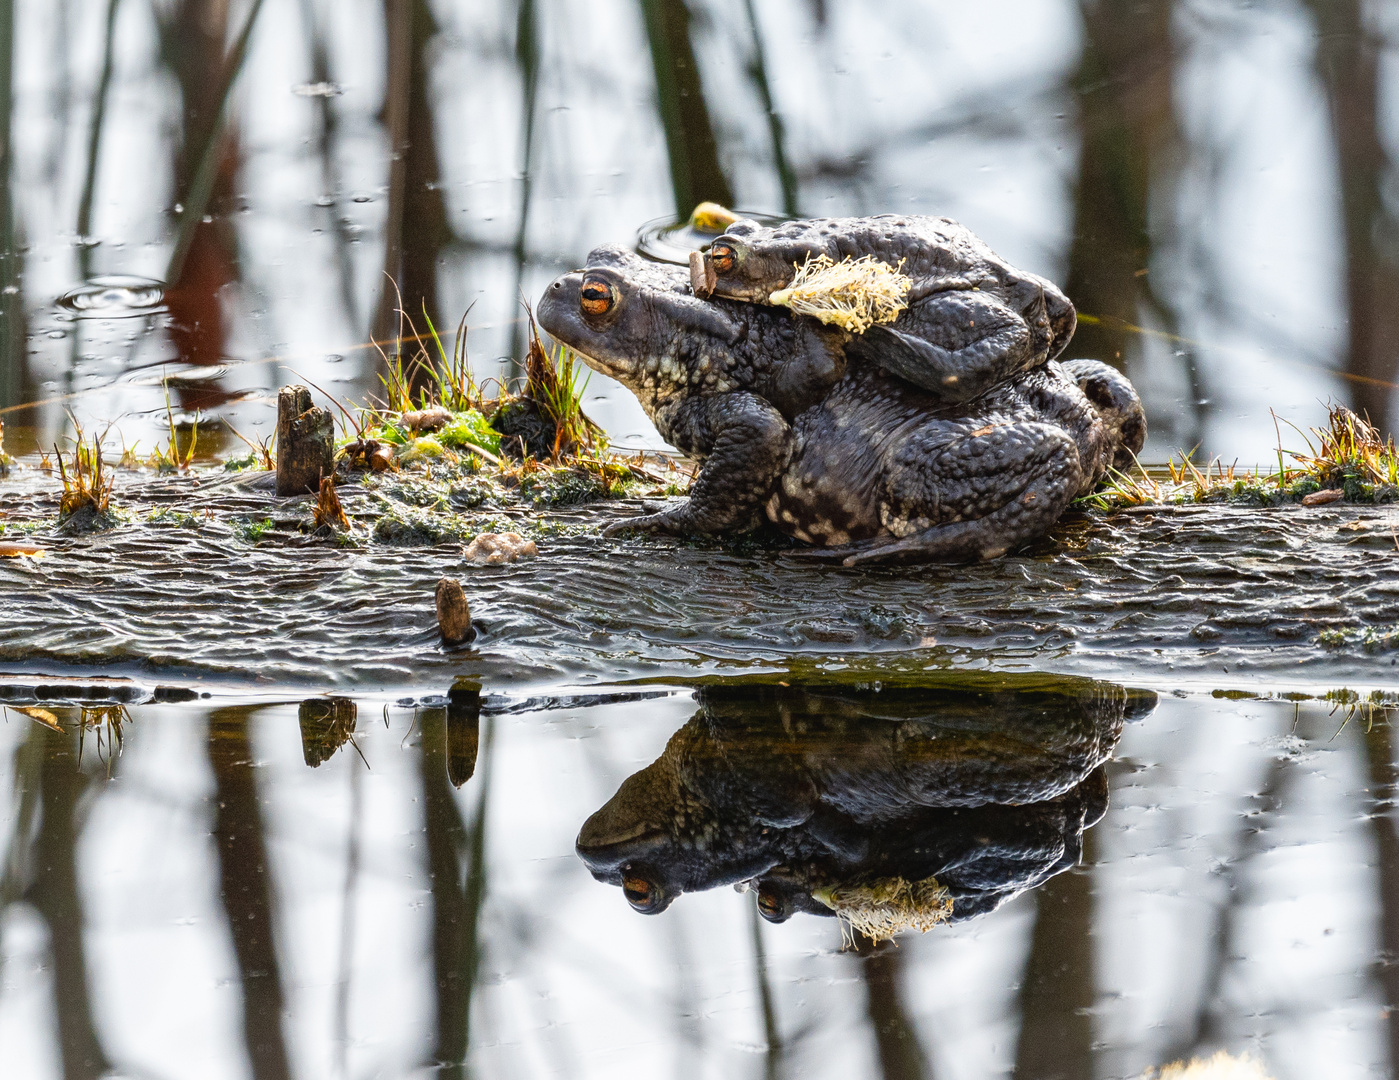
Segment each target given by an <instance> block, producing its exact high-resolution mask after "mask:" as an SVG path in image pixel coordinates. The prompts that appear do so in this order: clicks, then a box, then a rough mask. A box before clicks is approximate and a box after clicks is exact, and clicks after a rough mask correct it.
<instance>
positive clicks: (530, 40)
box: [510, 0, 539, 378]
mask: <svg viewBox="0 0 1399 1080" xmlns="http://www.w3.org/2000/svg"><path fill="white" fill-rule="evenodd" d="M519 4H520V12H519V18H518V19H517V20H516V23H515V27H516V30H515V59H516V62H517V63H518V64H519V66H520V83H521V95H520V97H521V101H520V113H521V115H520V143H521V146H522V151H521V157H522V159H523V160H522V161H521V166H520V223H519V226H518V227H517V228H516V230H515V247H514V255H515V291H514V292H512V293H511V294H510V305H511V307H514V305H515V304H516V303H518V302H519V299H520V296H521V294H522V292H523V290H524V282H525V239H526V236H527V234H528V230H529V203H530V193H531V191H532V182H533V176H532V172H533V169H534V119H535V111H536V109H535V101H536V99H537V97H538V95H539V13H538V11H537V10H536V9H535V0H519ZM524 340H525V335H524V325H523V324H522V323H520V322H518V321H517V322H516V323H515V324H514V325H513V326H512V327H511V328H510V377H511V378H514V377H516V376H518V375H520V374H521V371H520V370H519V359H520V356H521V354H522V353H523V352H524Z"/></svg>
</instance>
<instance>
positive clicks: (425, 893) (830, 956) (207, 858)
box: [0, 676, 1399, 1078]
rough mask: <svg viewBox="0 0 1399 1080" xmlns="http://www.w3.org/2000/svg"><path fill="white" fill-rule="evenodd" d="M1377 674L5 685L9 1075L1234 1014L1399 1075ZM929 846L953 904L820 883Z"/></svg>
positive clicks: (564, 1062)
mask: <svg viewBox="0 0 1399 1080" xmlns="http://www.w3.org/2000/svg"><path fill="white" fill-rule="evenodd" d="M782 682H790V680H782ZM1395 704H1396V699H1394V698H1391V699H1390V705H1389V706H1388V707H1385V706H1379V707H1366V706H1357V705H1354V704H1352V705H1350V706H1346V705H1343V704H1340V703H1337V702H1317V701H1297V700H1293V701H1289V700H1281V699H1273V700H1259V699H1249V698H1246V697H1239V696H1237V695H1236V696H1233V697H1231V696H1228V695H1224V696H1221V695H1214V696H1212V695H1209V694H1202V693H1190V694H1186V693H1183V692H1182V693H1180V694H1178V695H1172V694H1166V695H1163V696H1161V697H1160V699H1159V701H1158V698H1157V696H1156V695H1155V694H1153V693H1150V692H1149V691H1145V690H1140V689H1125V688H1123V687H1120V686H1117V685H1115V684H1110V683H1103V682H1092V681H1089V680H1082V679H1080V680H1073V679H1057V680H1053V679H1047V678H1044V677H1041V676H1032V677H1025V678H1019V679H1016V678H988V677H981V678H964V679H962V680H955V679H947V678H944V679H942V680H937V681H933V682H931V683H927V684H923V685H918V684H910V683H908V682H906V681H905V682H901V683H891V684H887V685H884V684H870V683H863V684H840V683H836V682H833V681H830V680H826V681H825V682H817V683H815V684H811V683H807V684H794V685H785V686H784V685H781V683H780V682H778V681H774V680H772V679H767V680H763V681H754V680H751V679H749V680H718V681H713V680H711V681H710V682H709V683H708V684H707V685H705V686H702V687H700V688H698V689H693V688H683V687H662V686H650V687H646V688H644V689H632V690H626V689H619V690H618V691H617V692H615V693H611V694H608V695H597V694H584V695H556V696H546V697H542V698H541V697H536V698H528V697H523V696H513V695H500V694H493V693H492V692H491V691H490V689H489V688H486V690H485V692H484V694H483V693H482V692H481V689H480V688H479V684H468V683H465V682H458V683H457V684H456V685H455V686H454V687H453V688H451V689H450V690H449V691H448V692H447V693H442V692H437V693H436V694H423V695H420V696H419V697H418V698H417V699H416V701H415V699H413V698H412V697H408V698H400V699H396V700H393V701H389V700H384V699H373V698H361V699H358V700H357V701H351V700H350V699H345V698H340V699H326V698H321V697H315V698H312V699H310V700H309V701H306V702H303V703H297V702H293V701H276V700H268V701H265V702H260V703H257V704H251V705H250V704H227V705H225V704H220V703H218V702H208V703H196V704H168V705H160V704H146V705H137V706H131V707H130V708H129V709H128V710H127V711H125V712H124V713H123V712H118V711H116V710H113V709H108V710H106V711H105V712H101V711H98V709H97V708H96V707H90V708H89V709H88V710H87V711H85V712H83V711H80V710H78V709H76V708H64V707H59V706H57V705H56V704H55V703H53V702H49V703H48V704H47V705H46V706H43V708H44V710H45V711H46V712H48V713H49V715H50V716H51V717H52V718H53V719H55V720H57V722H58V723H59V724H60V725H63V726H65V727H67V728H68V729H69V730H68V731H67V732H65V733H64V734H62V735H59V734H58V733H57V732H55V731H53V730H50V728H49V727H47V726H45V724H44V723H43V722H42V721H43V719H44V717H43V716H42V715H41V716H40V718H39V719H38V720H36V719H33V718H31V717H29V716H25V715H22V714H20V713H18V712H16V711H15V710H14V709H13V708H11V709H10V710H9V711H8V716H7V718H6V720H5V722H4V724H3V726H0V740H2V743H0V749H2V750H3V760H4V761H5V762H6V766H5V768H6V771H7V773H8V774H9V775H8V776H7V777H5V781H6V782H5V785H4V790H5V791H7V792H9V793H10V794H8V795H7V796H6V800H7V801H6V803H5V815H4V819H5V820H6V821H7V822H8V823H9V825H8V827H7V828H8V831H9V833H10V837H9V839H10V847H9V852H8V861H7V863H6V877H5V886H6V889H7V896H8V897H12V898H14V899H15V900H18V901H19V902H17V903H16V902H12V903H11V904H10V905H9V907H8V909H7V915H6V918H5V920H4V922H3V930H4V937H3V946H2V947H3V958H4V982H3V987H2V988H0V1045H3V1046H4V1047H5V1048H6V1062H7V1069H6V1075H10V1076H26V1077H28V1076H35V1077H39V1076H58V1075H65V1076H94V1075H100V1074H102V1073H103V1070H104V1069H106V1068H110V1069H111V1070H112V1071H113V1074H114V1075H121V1076H136V1077H139V1076H179V1075H198V1076H204V1077H241V1076H248V1075H253V1076H256V1077H279V1076H287V1075H296V1076H354V1077H370V1076H383V1077H397V1076H409V1075H434V1074H437V1073H441V1074H443V1075H449V1076H450V1075H465V1074H466V1073H468V1072H469V1073H470V1074H472V1075H479V1076H511V1077H531V1076H577V1077H591V1076H607V1075H614V1074H615V1073H616V1071H617V1070H619V1069H621V1070H623V1071H626V1072H628V1073H642V1074H652V1075H682V1076H695V1077H716V1078H717V1077H734V1076H752V1077H761V1076H769V1077H771V1076H803V1075H823V1076H824V1075H843V1076H879V1077H900V1078H904V1077H934V1076H937V1077H967V1078H970V1077H985V1076H1001V1075H1009V1074H1011V1073H1012V1072H1014V1074H1015V1075H1017V1076H1046V1077H1047V1076H1082V1077H1091V1076H1097V1077H1122V1076H1135V1075H1137V1074H1138V1072H1140V1071H1141V1070H1142V1069H1144V1068H1146V1067H1148V1066H1150V1065H1153V1064H1157V1063H1160V1062H1163V1061H1166V1060H1171V1059H1174V1058H1176V1057H1179V1056H1181V1055H1188V1054H1190V1053H1192V1052H1195V1051H1200V1050H1212V1049H1214V1048H1216V1047H1219V1046H1226V1047H1229V1048H1231V1049H1233V1050H1235V1051H1236V1052H1237V1051H1242V1050H1250V1051H1252V1052H1253V1053H1254V1054H1255V1055H1256V1056H1258V1057H1259V1058H1260V1059H1261V1060H1263V1061H1265V1062H1266V1063H1267V1064H1268V1066H1269V1067H1270V1069H1271V1070H1272V1071H1273V1074H1274V1075H1276V1076H1278V1077H1306V1076H1320V1075H1325V1076H1328V1077H1366V1076H1384V1075H1388V1061H1389V1055H1390V1052H1391V1047H1392V1045H1393V1043H1394V1040H1395V1039H1396V1038H1397V1037H1399V1032H1396V1030H1395V1025H1396V1019H1395V1018H1394V1017H1393V1014H1392V1010H1391V1008H1390V1002H1392V1001H1393V1000H1394V998H1393V996H1392V994H1393V989H1392V980H1393V975H1392V969H1391V968H1390V966H1389V965H1388V964H1387V962H1386V960H1385V957H1386V956H1388V955H1390V951H1391V949H1392V948H1393V938H1392V937H1391V935H1392V933H1393V931H1392V930H1391V929H1390V927H1392V926H1393V924H1394V920H1395V916H1396V911H1395V908H1394V906H1393V905H1394V904H1395V903H1396V902H1397V901H1396V900H1395V899H1394V897H1395V889H1396V882H1399V842H1397V841H1396V837H1395V833H1394V827H1393V822H1392V819H1391V818H1390V816H1389V815H1388V814H1387V813H1386V810H1387V808H1388V806H1389V800H1390V799H1391V798H1392V790H1393V788H1392V783H1393V768H1392V766H1391V765H1390V764H1389V762H1390V761H1391V759H1392V754H1393V746H1392V738H1391V724H1392V721H1393V718H1394V715H1395V707H1394V706H1395ZM30 708H33V707H32V706H31V707H30ZM80 722H85V723H86V725H87V729H86V734H85V737H84V743H83V747H82V751H81V756H79V753H78V744H77V741H76V736H75V734H74V731H73V729H74V728H76V726H77V725H78V724H79V723H80ZM118 722H119V723H120V726H121V739H122V740H123V744H124V746H123V749H122V752H121V753H120V755H119V756H115V757H112V756H110V755H111V743H110V741H107V740H110V739H111V738H112V731H111V726H112V724H113V723H118ZM99 740H102V741H100V742H99ZM350 740H352V741H350ZM580 831H581V838H580ZM575 842H579V843H580V845H581V847H582V849H583V854H584V855H585V856H586V857H587V858H588V860H589V863H590V864H591V865H592V871H593V872H592V873H591V874H590V872H589V865H587V864H585V862H584V861H583V860H582V859H580V857H579V855H578V854H576V853H575ZM1080 855H1081V858H1080ZM619 860H625V863H626V865H627V866H628V867H629V870H628V874H629V875H631V876H632V877H641V878H643V879H645V880H646V881H647V883H648V885H649V887H651V888H653V889H655V890H656V891H657V893H659V892H664V893H665V900H666V901H667V902H669V906H668V907H667V908H666V910H664V911H663V912H662V913H660V914H656V915H652V916H647V915H645V914H638V913H636V912H633V911H632V910H629V906H628V903H627V901H626V899H624V895H623V890H622V889H621V888H618V887H617V886H616V884H615V882H614V881H613V880H612V878H613V877H614V876H615V875H613V874H612V872H611V871H610V869H609V867H612V866H613V865H615V864H616V863H618V861H619ZM929 875H935V876H936V877H937V879H938V881H939V883H940V884H941V885H942V886H943V887H944V888H945V889H946V890H947V895H946V899H945V901H944V902H943V907H944V910H943V911H942V913H941V915H940V916H939V917H943V918H945V921H944V922H942V923H941V924H940V925H937V926H935V927H934V928H933V929H932V930H931V931H930V932H929V933H927V934H926V935H923V936H920V935H918V934H917V933H912V934H905V935H903V936H901V937H900V938H899V939H898V944H897V946H896V947H895V946H891V945H889V944H887V943H886V944H884V945H883V946H881V947H879V948H877V949H871V948H870V947H869V944H868V942H866V943H865V944H864V945H863V946H861V947H858V948H856V947H843V940H842V939H843V937H844V938H846V939H848V938H849V937H850V936H851V935H850V931H849V930H848V929H847V930H846V931H845V932H844V933H843V932H842V928H841V925H840V921H839V920H838V919H836V918H834V917H829V915H830V913H829V912H827V913H826V915H827V917H822V916H821V915H820V914H815V913H812V911H813V910H814V911H816V912H819V911H821V910H822V908H821V905H820V903H819V902H815V901H813V900H812V899H811V897H810V893H811V891H812V889H813V888H814V887H816V886H817V885H820V884H826V885H839V884H841V883H848V882H852V881H868V880H871V879H872V878H875V879H877V878H890V877H903V878H905V879H909V880H919V879H924V878H926V877H928V876H929ZM750 881H751V882H753V883H754V885H755V886H756V887H755V888H750V889H749V890H748V891H746V892H742V893H737V892H735V891H734V889H733V888H731V887H730V886H731V885H733V884H734V883H736V882H750ZM774 896H776V897H777V900H776V901H775V902H774V901H773V897H774ZM670 901H673V902H670ZM760 903H762V904H763V905H764V907H765V909H766V910H768V912H769V914H773V915H775V916H776V917H777V918H779V919H781V918H783V917H786V921H781V922H776V923H770V922H768V921H766V920H765V919H763V918H760V917H759V914H758V911H759V904H760ZM463 1060H464V1061H465V1062H466V1064H465V1066H463V1065H462V1064H461V1062H462V1061H463Z"/></svg>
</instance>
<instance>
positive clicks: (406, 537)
mask: <svg viewBox="0 0 1399 1080" xmlns="http://www.w3.org/2000/svg"><path fill="white" fill-rule="evenodd" d="M467 531H468V528H467V526H466V523H465V522H463V521H462V519H461V518H459V517H457V516H456V515H455V514H432V513H427V512H424V511H422V510H418V509H416V508H413V507H408V506H395V507H392V508H391V509H390V510H389V511H388V512H387V513H386V514H384V516H383V517H381V518H380V519H379V520H378V521H376V522H375V523H374V539H375V540H376V541H378V542H379V543H381V544H393V545H395V546H397V547H432V546H433V545H435V544H444V543H450V542H452V541H456V540H461V539H462V538H463V537H464V535H465V534H466V533H467Z"/></svg>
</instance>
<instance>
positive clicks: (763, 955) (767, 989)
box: [744, 903, 782, 1080]
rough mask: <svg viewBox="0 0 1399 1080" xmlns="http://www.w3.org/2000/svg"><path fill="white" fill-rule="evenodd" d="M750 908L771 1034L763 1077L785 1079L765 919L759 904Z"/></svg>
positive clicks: (757, 970)
mask: <svg viewBox="0 0 1399 1080" xmlns="http://www.w3.org/2000/svg"><path fill="white" fill-rule="evenodd" d="M744 907H746V908H747V909H748V925H749V929H750V930H751V931H752V935H753V968H754V972H755V974H756V976H757V979H758V1002H759V1004H760V1005H761V1006H762V1010H763V1034H764V1035H765V1036H766V1037H767V1053H766V1054H765V1055H764V1069H763V1076H764V1077H765V1078H766V1080H781V1076H782V1028H781V1025H780V1024H779V1023H778V1021H777V1006H776V1004H775V1003H774V1001H773V996H772V979H771V977H770V976H769V975H768V958H767V950H766V949H764V948H763V922H762V919H761V918H759V917H758V906H757V905H756V904H751V903H750V904H744Z"/></svg>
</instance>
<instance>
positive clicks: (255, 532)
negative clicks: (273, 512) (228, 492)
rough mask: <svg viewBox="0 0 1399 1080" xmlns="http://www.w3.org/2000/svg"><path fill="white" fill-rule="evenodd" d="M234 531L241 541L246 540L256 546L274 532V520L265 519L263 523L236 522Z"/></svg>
mask: <svg viewBox="0 0 1399 1080" xmlns="http://www.w3.org/2000/svg"><path fill="white" fill-rule="evenodd" d="M233 531H234V533H235V534H236V535H237V536H238V538H239V539H240V540H245V541H247V542H248V543H249V544H256V543H257V542H258V541H259V540H261V539H262V538H263V537H265V536H266V535H267V534H268V533H269V532H271V531H272V519H271V518H263V519H262V520H261V521H247V520H244V521H235V522H234V523H233Z"/></svg>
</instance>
